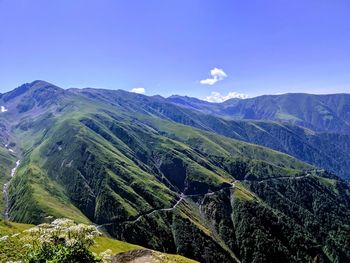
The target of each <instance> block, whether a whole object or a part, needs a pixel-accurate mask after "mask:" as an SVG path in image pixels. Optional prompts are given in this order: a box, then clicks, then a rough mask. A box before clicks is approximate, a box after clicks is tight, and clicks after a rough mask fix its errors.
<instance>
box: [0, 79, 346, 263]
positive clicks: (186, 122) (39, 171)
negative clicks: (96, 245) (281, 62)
mask: <svg viewBox="0 0 350 263" xmlns="http://www.w3.org/2000/svg"><path fill="white" fill-rule="evenodd" d="M286 96H287V95H286ZM288 96H289V95H288ZM298 96H299V95H298ZM303 96H311V97H312V96H313V95H303ZM344 96H347V95H344ZM316 97H317V96H316ZM252 100H254V99H252ZM255 100H258V99H257V98H256V99H255ZM276 101H277V102H278V101H280V100H279V99H276ZM248 102H249V100H244V101H241V100H237V101H230V102H226V103H223V104H210V103H207V102H201V101H199V100H194V99H190V98H185V99H183V98H181V97H172V98H169V99H165V98H162V97H160V96H154V97H147V96H143V95H139V94H134V93H129V92H125V91H121V90H119V91H112V90H100V89H69V90H64V89H61V88H59V87H56V86H54V85H52V84H50V83H47V82H43V81H35V82H33V83H31V84H25V85H23V86H21V87H19V88H17V89H15V90H13V91H11V92H8V93H5V94H2V95H1V96H0V106H3V107H5V109H6V111H3V112H1V113H0V123H1V131H2V132H1V133H0V136H1V138H2V139H1V142H2V145H1V147H0V162H1V166H2V167H5V168H4V171H3V172H1V173H0V176H1V178H0V183H4V182H5V181H6V180H4V177H5V176H6V174H8V173H9V171H10V169H11V168H12V167H14V165H15V164H14V163H15V161H16V160H21V164H20V166H19V167H18V170H17V173H16V176H15V177H14V178H12V180H11V183H10V185H9V187H8V194H9V198H10V202H9V203H8V204H6V203H4V202H3V203H0V205H1V206H2V207H1V208H3V209H4V208H5V206H7V205H8V208H9V216H10V218H11V219H12V220H15V221H19V222H27V223H39V222H42V221H43V219H44V217H45V216H47V215H52V216H54V217H69V218H73V219H75V220H76V221H81V222H93V223H96V224H98V225H100V227H101V229H104V230H105V231H107V232H108V233H109V234H110V235H112V236H113V237H116V238H119V239H122V240H125V241H129V242H132V243H136V244H140V245H143V246H146V247H149V248H153V249H157V250H161V251H165V252H173V253H179V254H182V255H185V256H187V257H190V258H194V259H197V260H199V261H201V262H307V261H309V260H311V261H314V262H347V261H349V260H350V252H349V251H350V249H349V248H350V240H349V237H350V225H349V222H350V221H349V220H350V185H349V183H348V182H347V181H344V180H342V179H340V178H339V177H337V176H336V175H334V174H332V173H329V172H327V171H324V170H322V169H319V168H316V167H315V166H312V165H311V164H315V165H317V166H319V167H322V168H327V169H328V170H331V171H333V172H339V174H340V175H342V176H344V177H345V176H348V175H349V174H348V173H347V172H346V171H345V170H346V168H347V167H349V161H348V160H349V159H348V152H349V151H348V150H349V148H350V146H349V145H350V144H349V138H348V135H346V133H347V124H346V125H345V124H344V123H345V120H346V119H347V118H349V116H348V113H347V112H346V111H347V110H346V107H347V106H346V105H347V103H348V101H346V100H345V99H340V98H338V97H337V100H335V99H327V100H325V102H324V104H325V103H326V102H327V103H328V104H329V106H327V107H328V108H327V109H328V110H329V111H330V112H332V114H333V115H334V116H337V117H336V118H337V120H338V119H339V122H338V121H337V122H334V121H330V122H329V123H328V124H326V121H325V119H324V118H321V119H320V116H321V115H322V114H323V113H322V114H321V113H320V112H323V110H320V111H318V113H310V114H309V113H307V114H306V113H305V114H304V117H303V118H304V119H305V120H304V121H305V123H308V125H309V124H310V125H314V126H315V125H316V124H317V126H318V128H317V129H316V128H315V129H306V128H301V127H298V126H295V125H294V124H283V125H282V124H281V123H279V122H273V121H244V120H240V121H233V120H225V119H223V118H221V116H224V117H228V116H231V117H232V116H234V117H236V116H240V114H241V113H239V114H238V112H242V114H243V113H244V112H246V109H248V108H250V109H254V110H255V111H256V113H254V114H258V113H259V114H261V117H263V116H266V119H267V120H269V118H267V117H268V116H269V114H270V113H268V112H271V114H274V116H276V114H277V113H276V112H277V111H276V110H275V108H276V106H275V105H274V104H273V102H271V103H272V105H270V108H271V109H270V108H264V107H267V106H268V104H269V99H266V101H265V102H264V103H263V104H264V105H265V106H263V105H262V104H261V105H260V104H259V103H258V102H256V103H253V102H251V104H249V103H248ZM277 102H276V103H277ZM340 102H342V103H343V104H342V105H341V106H339V105H338V106H337V107H336V108H334V107H333V106H334V105H335V104H336V103H340ZM242 103H248V104H249V105H248V104H247V105H243V104H242ZM278 103H279V102H278ZM281 103H282V102H281ZM319 103H320V102H319V101H318V102H317V103H316V102H315V103H311V104H312V105H319ZM185 104H186V105H185ZM284 104H285V105H289V104H290V103H287V102H284ZM284 104H283V105H284ZM306 104H307V103H304V104H303V105H306ZM328 104H327V105H328ZM333 104H334V105H333ZM252 105H254V107H253V106H252ZM285 107H286V106H281V108H282V109H283V110H282V111H281V112H283V113H284V114H285V112H286V110H285V109H284V108H285ZM302 107H304V106H300V107H299V106H298V107H296V108H299V110H301V108H302ZM310 107H311V106H310ZM315 107H316V106H312V107H311V108H312V109H314V108H315ZM324 107H326V106H324ZM332 107H333V108H332ZM235 109H237V110H235ZM258 109H259V110H258ZM290 110H291V109H290ZM299 110H298V111H295V113H293V114H296V115H297V114H299V113H300V112H299ZM247 111H248V110H247ZM272 112H274V113H272ZM289 114H292V113H291V112H289ZM333 115H332V116H333ZM218 116H219V117H218ZM278 116H280V115H278ZM282 116H284V115H282ZM293 116H294V115H293ZM298 116H299V115H298ZM310 116H314V117H313V118H311V119H310ZM322 116H326V115H325V114H324V115H322ZM327 116H328V115H327ZM299 117H300V116H299ZM299 117H298V118H299ZM240 118H241V119H242V117H240ZM264 118H265V117H264ZM271 118H272V117H271ZM334 118H335V117H334ZM300 119H301V118H300ZM329 119H330V117H329ZM340 120H343V122H342V121H340ZM333 122H334V123H333ZM293 123H296V122H293ZM298 124H299V123H298ZM342 125H343V126H342ZM304 126H305V127H309V128H311V126H307V125H306V124H305V125H304ZM314 126H313V127H314ZM327 129H329V131H331V129H339V133H337V134H328V133H319V132H317V131H325V130H327ZM341 133H342V134H341ZM250 142H252V143H255V144H251V143H250ZM257 144H261V145H265V146H268V147H269V148H267V147H262V146H259V145H257ZM332 147H333V148H332ZM328 148H331V149H332V150H330V149H328ZM10 149H11V150H12V152H11V151H10ZM272 149H275V150H279V151H275V150H272ZM327 149H328V150H327ZM280 151H283V152H284V153H282V152H280ZM286 153H288V154H290V155H287V154H286ZM291 155H293V156H294V157H292V156H291ZM295 157H297V158H295ZM305 161H306V162H308V163H306V162H305ZM9 166H10V167H9ZM7 177H8V176H7Z"/></svg>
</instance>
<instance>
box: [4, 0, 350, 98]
mask: <svg viewBox="0 0 350 263" xmlns="http://www.w3.org/2000/svg"><path fill="white" fill-rule="evenodd" d="M349 14H350V1H348V0H293V1H290V0H249V1H247V0H240V1H238V0H137V1H136V0H125V1H122V0H120V1H119V0H95V1H89V0H59V1H55V0H50V1H48V0H30V1H29V0H22V1H21V0H0V92H5V91H8V90H11V89H13V88H15V87H17V86H18V85H20V84H22V83H25V82H31V81H33V80H36V79H43V80H46V81H49V82H52V83H54V84H56V85H58V86H61V87H64V88H69V87H97V88H109V89H125V90H132V89H135V88H136V91H138V92H142V91H143V89H144V90H145V93H146V94H147V95H154V94H160V95H163V96H169V95H172V94H181V95H188V96H194V97H199V98H206V97H208V96H209V97H210V99H211V100H222V99H225V98H227V97H230V96H236V95H237V94H238V95H240V94H246V95H248V96H256V95H261V94H276V93H286V92H308V93H338V92H348V93H349V92H350V15H349ZM210 73H213V74H210ZM201 82H202V83H201ZM210 84H211V85H210ZM212 92H216V93H214V94H213V95H210V94H211V93H212ZM228 94H229V95H228ZM242 96H243V95H242Z"/></svg>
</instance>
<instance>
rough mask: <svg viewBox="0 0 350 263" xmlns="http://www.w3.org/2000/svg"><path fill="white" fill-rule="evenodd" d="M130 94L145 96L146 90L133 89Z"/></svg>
mask: <svg viewBox="0 0 350 263" xmlns="http://www.w3.org/2000/svg"><path fill="white" fill-rule="evenodd" d="M130 92H134V93H138V94H145V93H146V90H145V88H141V87H140V88H133V89H132V90H130Z"/></svg>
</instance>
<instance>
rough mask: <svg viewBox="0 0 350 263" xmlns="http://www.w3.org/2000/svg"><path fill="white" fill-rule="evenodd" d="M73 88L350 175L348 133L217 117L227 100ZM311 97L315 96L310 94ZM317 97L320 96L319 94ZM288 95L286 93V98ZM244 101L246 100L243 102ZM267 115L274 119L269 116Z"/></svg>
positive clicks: (282, 122) (94, 97)
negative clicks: (205, 99) (201, 99)
mask: <svg viewBox="0 0 350 263" xmlns="http://www.w3.org/2000/svg"><path fill="white" fill-rule="evenodd" d="M71 91H73V92H74V93H77V94H79V95H83V96H85V97H88V98H90V99H92V100H94V101H98V102H104V103H108V104H111V105H114V106H115V107H117V108H118V109H120V110H125V109H127V110H128V111H129V112H134V113H143V114H146V115H149V116H156V117H158V118H161V119H166V120H170V121H174V122H178V123H181V124H185V125H190V126H192V127H195V128H199V129H202V130H205V131H211V132H215V133H218V134H221V135H224V136H226V137H230V138H233V139H238V140H243V141H246V142H250V143H254V144H259V145H262V146H266V147H269V148H272V149H274V150H277V151H281V152H284V153H287V154H289V155H292V156H294V157H296V158H298V159H300V160H302V161H304V162H307V163H309V164H312V165H315V166H317V167H320V168H324V169H327V170H329V171H332V172H334V173H336V174H337V175H339V176H341V177H343V178H349V176H350V173H349V171H350V162H349V160H350V156H349V145H350V135H349V134H337V133H327V132H316V131H314V130H310V129H308V128H303V127H301V126H297V125H294V124H290V123H288V122H286V120H282V119H275V120H276V121H254V120H231V119H227V118H226V117H227V116H225V115H222V117H225V118H222V117H218V116H216V115H219V114H217V113H216V112H217V111H220V109H221V108H223V107H224V105H226V104H225V103H223V104H216V103H208V102H203V101H200V100H198V99H193V98H187V97H176V96H173V97H170V98H169V99H164V98H162V97H160V96H153V97H147V96H143V95H139V94H132V93H128V92H125V91H122V90H118V91H111V90H97V89H82V90H76V89H75V90H71ZM305 96H308V95H305ZM267 97H269V96H267ZM292 97H293V96H292ZM301 97H303V96H301ZM310 97H312V98H313V96H311V95H310ZM314 97H315V98H318V96H314ZM330 97H332V96H330ZM343 97H346V95H344V96H340V95H339V96H338V95H335V98H339V99H341V98H343ZM276 98H279V97H278V96H277V97H276ZM288 98H289V97H288V96H287V98H285V100H288ZM320 98H323V97H322V96H321V97H320ZM276 100H277V99H276ZM238 101H240V100H238ZM245 101H246V100H243V101H242V103H243V102H245ZM227 103H228V102H227ZM271 103H275V102H271ZM295 103H297V102H295ZM343 104H344V106H343V108H342V109H343V110H344V113H343V115H344V116H346V105H347V104H346V103H345V101H344V103H343ZM178 105H180V107H179V106H178ZM210 109H212V110H210ZM264 118H266V119H267V120H268V119H271V118H270V117H268V116H264ZM334 149H336V150H334Z"/></svg>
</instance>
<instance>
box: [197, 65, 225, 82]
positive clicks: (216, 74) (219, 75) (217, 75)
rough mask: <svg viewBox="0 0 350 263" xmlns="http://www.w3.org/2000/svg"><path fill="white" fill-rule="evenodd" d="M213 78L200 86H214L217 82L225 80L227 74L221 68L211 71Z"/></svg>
mask: <svg viewBox="0 0 350 263" xmlns="http://www.w3.org/2000/svg"><path fill="white" fill-rule="evenodd" d="M210 76H211V78H207V79H203V80H201V81H200V84H204V85H214V84H215V83H216V82H218V81H220V80H223V79H224V78H226V77H227V74H226V73H225V72H224V71H223V70H222V69H219V68H213V69H212V70H210Z"/></svg>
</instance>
